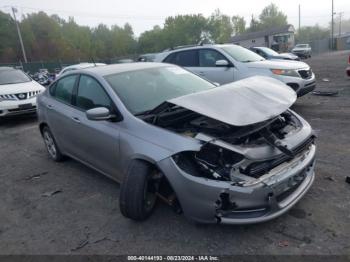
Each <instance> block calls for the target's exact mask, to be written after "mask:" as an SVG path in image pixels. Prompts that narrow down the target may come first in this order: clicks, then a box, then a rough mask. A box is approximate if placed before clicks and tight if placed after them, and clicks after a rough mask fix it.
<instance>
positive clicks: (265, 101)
mask: <svg viewBox="0 0 350 262" xmlns="http://www.w3.org/2000/svg"><path fill="white" fill-rule="evenodd" d="M295 101H296V94H295V92H294V91H293V90H292V89H291V88H289V87H288V86H286V85H285V84H283V83H281V82H280V81H278V80H275V79H271V78H268V77H263V76H255V77H250V78H246V79H243V80H241V81H238V82H234V83H230V84H226V85H223V86H220V88H214V89H210V90H207V91H205V92H200V93H194V94H189V95H186V96H182V97H177V98H175V99H171V100H169V101H168V102H170V103H173V104H176V105H178V106H181V107H184V108H187V109H189V110H191V111H194V112H197V113H199V114H201V115H205V116H208V117H210V118H213V119H216V120H219V121H221V122H224V123H226V124H229V125H233V126H246V125H251V124H255V123H258V122H262V121H265V120H268V119H271V118H273V117H275V116H277V115H279V114H281V113H283V112H284V111H286V110H287V109H288V108H289V107H291V105H292V104H294V102H295Z"/></svg>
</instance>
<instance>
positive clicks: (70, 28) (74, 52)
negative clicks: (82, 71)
mask: <svg viewBox="0 0 350 262" xmlns="http://www.w3.org/2000/svg"><path fill="white" fill-rule="evenodd" d="M58 21H59V23H60V24H61V32H62V37H63V38H64V41H65V43H66V52H68V53H70V57H71V59H72V60H85V61H86V60H89V59H90V58H91V55H92V45H91V42H92V33H91V29H90V28H89V27H87V26H79V25H78V24H77V23H76V22H75V21H74V18H72V17H70V18H69V19H68V22H66V21H64V20H63V21H62V20H61V21H60V20H58Z"/></svg>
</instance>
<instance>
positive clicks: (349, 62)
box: [348, 55, 350, 65]
mask: <svg viewBox="0 0 350 262" xmlns="http://www.w3.org/2000/svg"><path fill="white" fill-rule="evenodd" d="M348 64H349V65H350V55H349V61H348Z"/></svg>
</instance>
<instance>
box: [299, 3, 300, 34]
mask: <svg viewBox="0 0 350 262" xmlns="http://www.w3.org/2000/svg"><path fill="white" fill-rule="evenodd" d="M299 34H300V4H299Z"/></svg>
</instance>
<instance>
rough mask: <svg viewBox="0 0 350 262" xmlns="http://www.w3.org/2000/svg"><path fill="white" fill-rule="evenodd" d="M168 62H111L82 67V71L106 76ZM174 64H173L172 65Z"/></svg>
mask: <svg viewBox="0 0 350 262" xmlns="http://www.w3.org/2000/svg"><path fill="white" fill-rule="evenodd" d="M167 66H169V65H168V64H164V63H147V62H146V63H144V62H135V63H125V64H113V65H105V66H97V67H89V68H86V69H83V71H89V72H91V73H95V74H97V75H101V76H106V75H112V74H118V73H123V72H128V71H136V70H142V69H150V68H157V67H167ZM172 66H174V65H172Z"/></svg>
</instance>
